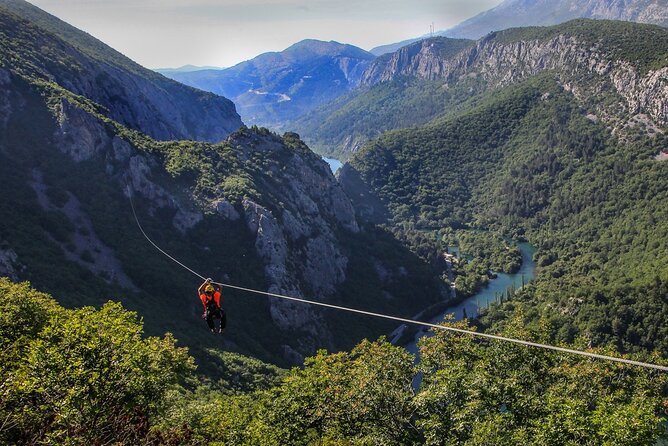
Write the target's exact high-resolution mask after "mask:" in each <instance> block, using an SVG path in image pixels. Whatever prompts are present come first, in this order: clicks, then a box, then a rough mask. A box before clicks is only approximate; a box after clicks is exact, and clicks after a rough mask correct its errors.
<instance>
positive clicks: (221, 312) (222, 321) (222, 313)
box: [219, 308, 227, 333]
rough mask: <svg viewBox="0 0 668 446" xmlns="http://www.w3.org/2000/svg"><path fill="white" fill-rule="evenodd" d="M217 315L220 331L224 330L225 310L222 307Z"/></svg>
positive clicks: (225, 322)
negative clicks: (218, 316)
mask: <svg viewBox="0 0 668 446" xmlns="http://www.w3.org/2000/svg"><path fill="white" fill-rule="evenodd" d="M219 315H220V332H221V333H222V332H224V331H225V327H227V315H226V314H225V310H223V309H222V308H221V309H220V311H219Z"/></svg>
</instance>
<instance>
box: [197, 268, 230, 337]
mask: <svg viewBox="0 0 668 446" xmlns="http://www.w3.org/2000/svg"><path fill="white" fill-rule="evenodd" d="M220 290H221V288H220V285H218V284H216V283H213V282H212V281H211V279H206V280H205V281H204V283H203V284H201V285H200V286H199V288H198V289H197V294H198V295H199V299H200V300H201V301H202V305H203V306H204V313H203V314H202V319H206V323H207V325H208V326H209V329H210V330H211V333H223V332H224V331H225V326H226V325H227V316H226V315H225V310H223V307H222V306H221V305H220V296H221V292H220ZM213 318H216V319H220V328H219V329H218V331H216V328H215V326H214V323H213Z"/></svg>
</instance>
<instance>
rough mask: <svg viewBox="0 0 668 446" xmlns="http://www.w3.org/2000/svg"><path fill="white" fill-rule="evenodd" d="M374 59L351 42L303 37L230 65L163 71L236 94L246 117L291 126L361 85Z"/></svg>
mask: <svg viewBox="0 0 668 446" xmlns="http://www.w3.org/2000/svg"><path fill="white" fill-rule="evenodd" d="M373 59H374V56H373V55H372V54H370V53H367V52H366V51H364V50H362V49H360V48H357V47H354V46H352V45H344V44H340V43H337V42H322V41H318V40H304V41H301V42H299V43H296V44H294V45H292V46H291V47H289V48H287V49H286V50H284V51H281V52H277V53H265V54H261V55H259V56H257V57H256V58H254V59H252V60H249V61H246V62H242V63H240V64H238V65H236V66H234V67H231V68H227V69H225V70H202V71H196V72H190V73H177V72H164V74H165V75H166V76H169V77H171V78H172V79H176V80H178V81H179V82H183V83H185V84H187V85H191V86H193V87H197V88H200V89H202V90H206V91H211V92H213V93H217V94H221V95H223V96H226V97H229V98H231V99H232V100H233V101H234V103H235V104H236V105H237V107H238V108H239V113H240V114H241V116H242V117H243V119H244V122H247V123H249V124H258V125H267V126H270V127H273V128H282V129H288V128H289V126H287V125H286V124H287V123H288V122H290V121H291V120H292V119H294V118H296V117H297V116H300V115H302V114H304V113H307V112H309V111H310V110H312V109H313V108H315V107H317V106H318V105H320V104H324V103H326V102H328V101H331V100H332V99H335V98H336V97H338V96H340V95H342V94H344V93H346V92H348V91H349V90H351V89H352V88H354V87H356V86H357V84H358V83H359V80H360V76H361V75H362V72H363V71H364V69H365V68H366V67H367V65H368V64H369V62H370V61H371V60H373Z"/></svg>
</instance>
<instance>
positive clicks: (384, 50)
mask: <svg viewBox="0 0 668 446" xmlns="http://www.w3.org/2000/svg"><path fill="white" fill-rule="evenodd" d="M430 37H433V36H430ZM426 38H427V37H426V36H423V37H416V38H414V39H407V40H402V41H401V42H397V43H389V44H387V45H380V46H376V47H373V48H371V49H370V50H369V52H370V53H371V54H373V55H374V56H382V55H383V54H388V53H394V52H395V51H397V50H398V49H399V48H401V47H404V46H406V45H410V44H411V43H415V42H418V41H420V40H424V39H426Z"/></svg>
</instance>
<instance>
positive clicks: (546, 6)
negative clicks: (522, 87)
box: [370, 0, 668, 56]
mask: <svg viewBox="0 0 668 446" xmlns="http://www.w3.org/2000/svg"><path fill="white" fill-rule="evenodd" d="M578 18H584V19H606V20H625V21H630V22H638V23H649V24H654V25H661V26H668V1H667V0H631V1H620V0H556V1H550V0H504V1H503V2H502V3H501V4H499V5H498V6H496V7H494V8H492V9H489V10H487V11H484V12H481V13H480V14H478V15H476V16H474V17H472V18H470V19H468V20H465V21H463V22H462V23H460V24H458V25H456V26H453V27H452V28H449V29H447V30H445V31H439V32H438V33H437V34H438V35H441V36H446V37H452V38H459V39H479V38H481V37H483V36H484V35H486V34H487V33H490V32H492V31H501V30H504V29H508V28H517V27H524V26H549V25H557V24H559V23H563V22H567V21H569V20H573V19H578ZM425 38H426V36H422V37H419V38H415V39H408V40H404V41H402V42H397V43H392V44H388V45H382V46H379V47H376V48H373V49H371V50H370V52H371V53H372V54H375V55H376V56H381V55H383V54H387V53H393V52H395V51H396V50H398V49H399V48H401V47H403V46H406V45H408V44H410V43H413V42H416V41H418V40H422V39H425Z"/></svg>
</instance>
